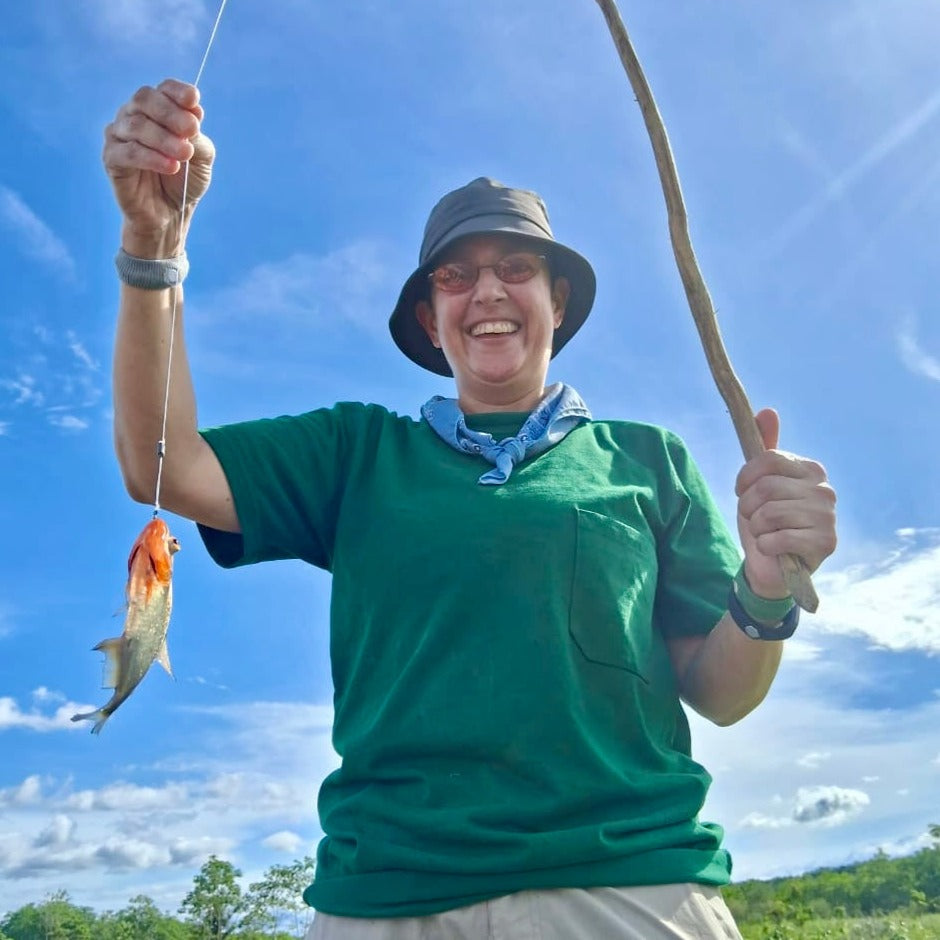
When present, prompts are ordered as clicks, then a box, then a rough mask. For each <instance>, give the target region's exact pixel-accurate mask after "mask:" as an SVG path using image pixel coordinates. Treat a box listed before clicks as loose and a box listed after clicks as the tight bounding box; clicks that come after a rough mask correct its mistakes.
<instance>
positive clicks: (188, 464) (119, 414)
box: [102, 79, 239, 532]
mask: <svg viewBox="0 0 940 940" xmlns="http://www.w3.org/2000/svg"><path fill="white" fill-rule="evenodd" d="M202 117H203V111H202V108H201V107H200V105H199V93H198V91H197V90H196V89H195V88H194V87H192V86H191V85H186V84H184V83H182V82H177V81H173V80H169V79H168V80H167V81H164V82H162V83H161V84H160V85H158V86H157V87H156V88H141V89H140V90H139V91H137V92H136V94H135V95H134V96H133V98H131V100H130V101H128V102H127V103H126V104H125V105H124V106H123V107H121V108H120V110H119V111H118V112H117V115H116V117H115V119H114V122H113V123H112V124H110V125H108V127H107V128H106V130H105V143H104V151H103V154H102V159H103V161H104V165H105V169H106V170H107V172H108V175H109V176H110V178H111V182H112V185H113V187H114V195H115V198H116V200H117V203H118V205H119V207H120V208H121V211H122V212H123V214H124V224H123V227H122V232H121V244H122V246H123V248H124V250H125V251H127V252H128V253H129V254H132V255H135V256H136V257H139V258H171V257H175V256H176V255H177V254H179V252H180V251H181V250H182V248H183V246H184V244H185V240H186V232H187V230H188V228H189V223H190V221H191V219H192V214H193V211H194V210H195V207H196V205H197V203H198V202H199V199H200V198H201V197H202V196H203V195H204V194H205V192H206V190H207V188H208V186H209V181H210V179H211V175H212V162H213V159H214V157H215V150H214V147H213V146H212V142H211V141H210V140H209V138H208V137H206V136H205V135H203V134H201V133H200V122H201V121H202ZM186 160H189V162H190V170H189V182H188V186H187V205H186V207H185V210H184V211H182V212H181V205H180V204H181V200H182V191H183V174H182V172H181V169H182V162H181V161H186ZM172 309H173V296H172V291H171V290H169V289H167V290H160V291H149V290H138V289H136V288H133V287H127V286H125V285H122V287H121V299H120V306H119V311H118V326H117V336H116V340H115V352H114V374H113V382H114V438H115V449H116V451H117V456H118V462H119V464H120V466H121V472H122V473H123V476H124V482H125V485H126V486H127V490H128V492H129V493H130V495H131V496H132V497H133V498H134V499H136V500H139V501H140V502H149V501H152V500H153V498H154V490H155V482H156V469H157V468H156V459H155V449H156V442H157V441H158V440H159V439H160V432H161V421H162V406H163V396H164V390H165V381H166V358H167V352H168V348H169V336H170V320H171V313H172ZM182 315H183V304H182V289H179V298H178V303H177V318H178V322H177V329H176V331H175V347H174V350H173V380H172V382H171V383H170V400H169V409H168V413H167V431H166V457H165V459H164V469H163V480H162V489H161V498H160V502H161V505H162V506H163V507H164V508H166V509H168V510H170V511H171V512H174V513H177V514H179V515H181V516H185V517H187V518H189V519H194V520H196V521H198V522H202V523H204V524H206V525H210V526H213V527H214V528H217V529H222V530H225V531H229V532H238V531H239V524H238V516H237V514H236V512H235V505H234V502H233V500H232V494H231V491H230V490H229V486H228V481H227V480H226V478H225V474H224V473H223V472H222V467H221V466H220V464H219V462H218V460H217V459H216V457H215V454H214V453H213V451H212V449H211V448H210V447H209V446H208V444H206V443H205V441H204V440H203V439H202V438H201V437H200V436H199V434H198V433H197V426H198V425H197V423H196V398H195V393H194V391H193V384H192V378H191V375H190V371H189V365H188V362H187V357H186V347H185V342H184V339H183V336H184V331H183V329H182V326H183V323H182V319H183V317H182Z"/></svg>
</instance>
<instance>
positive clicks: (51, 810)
mask: <svg viewBox="0 0 940 940" xmlns="http://www.w3.org/2000/svg"><path fill="white" fill-rule="evenodd" d="M37 693H38V694H34V700H36V699H37V698H38V699H39V700H43V701H48V700H50V699H54V698H55V697H56V693H52V692H49V691H48V690H43V689H39V690H37ZM199 711H200V712H201V713H202V714H204V715H206V716H208V717H211V718H212V719H214V721H213V722H210V726H211V725H213V724H214V725H215V726H216V728H217V729H218V730H216V731H211V730H210V731H209V732H208V733H209V734H210V736H214V737H216V740H215V745H217V746H213V747H205V741H200V742H199V743H198V744H195V745H192V746H193V748H194V749H193V751H191V752H182V753H180V755H179V756H178V757H177V758H176V759H175V760H173V761H167V763H168V764H172V765H173V767H172V769H167V770H165V771H162V776H163V778H164V779H163V780H162V781H160V780H158V781H150V782H148V783H147V784H145V783H143V782H138V781H132V780H124V781H121V782H114V783H107V784H105V785H104V786H101V787H83V788H81V789H77V790H76V789H73V785H72V782H71V781H70V780H69V779H60V780H56V779H53V778H40V777H39V776H36V775H33V776H30V777H28V778H27V779H25V780H23V781H21V782H19V783H17V784H16V785H15V786H11V787H9V788H8V789H6V790H0V807H2V809H3V812H4V834H0V909H3V907H4V905H5V904H8V903H12V901H13V900H15V899H16V898H18V897H20V896H22V892H23V891H24V890H27V888H28V889H30V890H32V885H34V884H35V885H37V886H41V885H43V884H47V883H48V879H49V877H50V875H63V874H66V873H68V875H69V878H70V882H69V883H70V892H71V893H72V894H73V897H76V898H79V897H80V896H81V895H82V892H83V891H85V892H87V898H88V900H89V901H90V902H91V903H93V904H95V905H99V904H101V903H102V898H101V893H100V885H101V878H102V875H104V874H105V873H108V874H109V875H110V874H114V875H120V874H121V873H125V874H126V873H131V875H132V874H133V873H134V872H144V871H146V872H148V873H151V874H148V878H151V879H154V878H156V879H159V880H161V882H163V881H165V880H166V879H168V878H170V877H172V875H171V873H172V872H176V871H183V870H185V871H186V872H187V873H189V872H191V871H192V870H193V869H194V868H196V867H198V866H199V865H201V864H202V863H203V862H204V861H205V859H206V858H207V857H208V856H209V855H210V854H216V855H219V856H221V857H229V858H236V857H237V856H238V854H239V853H241V854H242V855H244V854H245V853H249V852H250V853H256V852H258V849H259V847H263V849H264V850H267V851H268V852H269V853H271V852H274V853H278V854H279V855H280V854H281V853H288V854H290V853H296V852H297V851H299V850H303V849H304V848H305V847H306V846H309V845H311V844H312V843H314V842H315V841H316V840H317V839H318V838H319V831H318V829H317V826H316V815H315V799H314V798H315V791H316V787H317V783H318V781H319V780H322V779H323V778H324V777H325V776H326V775H327V774H328V773H329V772H330V771H331V770H332V769H334V768H335V767H336V766H337V763H338V760H337V758H336V755H335V753H334V752H333V750H332V747H331V746H330V743H329V736H330V726H331V722H332V709H331V708H330V707H329V706H325V705H324V706H316V705H291V704H287V703H275V702H262V703H254V704H252V703H245V704H240V705H238V706H232V707H230V708H229V707H226V708H211V709H200V710H199ZM202 727H205V726H204V725H203V726H202ZM190 743H191V742H190ZM218 755H221V756H218ZM233 768H237V769H233ZM137 773H139V774H141V775H142V776H147V777H152V776H153V775H154V774H155V773H161V772H159V771H156V770H155V769H154V768H152V767H148V768H138V769H137ZM194 832H198V833H199V835H198V836H194V835H193V833H194ZM261 833H267V834H268V835H266V836H263V837H262V836H261V835H260V834H261ZM267 858H268V859H269V858H270V856H267ZM239 867H242V868H243V869H245V868H246V867H247V866H245V865H244V864H243V863H242V862H241V861H240V862H239ZM251 874H253V873H250V872H248V871H246V877H250V875H251ZM257 874H258V875H260V871H258V872H257ZM11 881H16V882H17V884H19V885H20V887H18V888H17V889H16V890H15V891H14V890H13V889H11V888H9V887H8V890H7V891H6V892H4V891H3V887H2V886H3V885H4V884H7V885H9V884H10V882H11ZM128 884H130V885H131V886H130V887H129V888H128V889H127V893H126V894H125V897H124V900H126V897H128V896H131V895H132V894H133V893H135V888H134V885H133V883H131V882H128ZM41 890H42V889H41V888H39V887H37V892H38V893H41ZM138 890H140V889H139V888H138ZM148 893H150V892H149V891H148ZM181 896H182V895H181V894H180V897H181ZM11 899H12V900H11ZM178 900H179V898H177V903H178ZM118 903H120V899H119V900H118Z"/></svg>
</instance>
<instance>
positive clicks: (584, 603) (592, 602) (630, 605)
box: [568, 509, 657, 682]
mask: <svg viewBox="0 0 940 940" xmlns="http://www.w3.org/2000/svg"><path fill="white" fill-rule="evenodd" d="M576 512H577V533H576V538H575V551H574V562H573V570H572V582H571V607H570V611H569V619H568V630H569V633H570V634H571V639H572V640H573V642H574V644H575V646H576V647H577V649H578V650H579V651H580V655H581V656H582V657H583V658H584V659H586V660H588V661H589V662H592V663H596V664H598V665H600V666H608V667H612V668H615V669H623V670H625V671H627V672H629V673H632V674H633V675H635V676H637V677H639V678H640V679H642V680H643V681H644V682H647V681H648V678H647V672H648V670H647V660H648V658H649V655H650V645H651V642H652V638H651V636H650V634H651V630H652V627H651V620H652V610H653V602H654V599H655V595H656V575H657V563H656V550H655V545H654V543H653V541H652V539H651V536H650V534H649V533H648V532H642V531H640V530H638V529H635V528H633V526H629V525H626V524H625V523H623V522H618V521H617V520H616V519H613V518H611V517H610V516H605V515H603V514H601V513H597V512H591V511H589V510H586V509H577V510H576Z"/></svg>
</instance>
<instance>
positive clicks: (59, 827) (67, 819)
mask: <svg viewBox="0 0 940 940" xmlns="http://www.w3.org/2000/svg"><path fill="white" fill-rule="evenodd" d="M74 832H75V820H74V819H72V817H71V816H66V815H65V814H64V813H56V814H55V816H53V817H52V821H51V822H50V823H49V825H48V826H46V828H45V829H43V830H42V831H41V832H40V833H39V835H38V836H36V838H35V839H34V840H33V847H34V848H37V849H41V848H51V847H53V846H62V845H68V844H69V843H70V842H71V841H72V835H73V834H74Z"/></svg>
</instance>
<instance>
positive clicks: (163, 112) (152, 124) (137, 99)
mask: <svg viewBox="0 0 940 940" xmlns="http://www.w3.org/2000/svg"><path fill="white" fill-rule="evenodd" d="M202 117H203V111H202V108H201V107H200V105H199V91H198V89H197V88H195V87H194V86H192V85H187V84H185V83H183V82H179V81H176V80H174V79H167V80H165V81H163V82H161V83H160V84H159V85H158V86H157V87H156V88H151V87H148V86H145V87H143V88H140V89H138V91H137V92H136V93H135V94H134V96H133V97H132V98H131V99H130V101H128V102H127V103H126V104H125V105H123V106H122V107H121V108H120V109H119V110H118V112H117V115H116V116H115V119H114V121H113V123H111V124H109V125H108V127H107V128H106V129H105V144H104V151H103V154H102V157H103V160H104V163H105V166H106V168H107V169H108V172H109V173H110V174H111V175H112V176H114V175H119V174H120V173H121V171H125V170H145V171H147V170H149V171H153V172H156V173H163V174H172V173H176V172H178V171H179V168H180V165H181V164H182V162H184V161H186V160H190V159H191V158H193V156H194V154H195V153H196V147H195V146H194V143H193V140H194V139H197V140H198V137H197V135H199V124H200V121H201V120H202Z"/></svg>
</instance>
